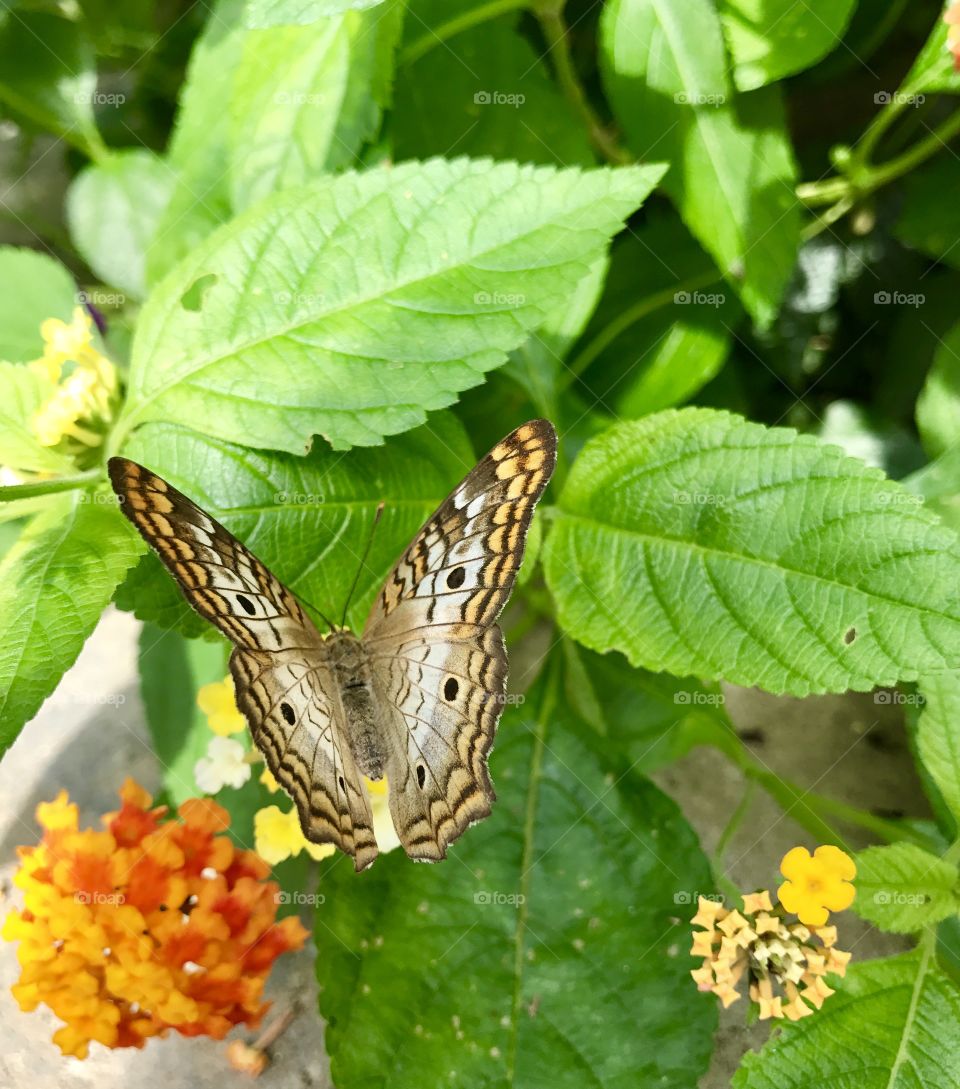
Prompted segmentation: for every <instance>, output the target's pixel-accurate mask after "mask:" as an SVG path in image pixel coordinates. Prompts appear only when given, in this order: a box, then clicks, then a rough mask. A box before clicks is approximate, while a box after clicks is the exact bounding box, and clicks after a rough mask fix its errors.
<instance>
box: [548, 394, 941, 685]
mask: <svg viewBox="0 0 960 1089" xmlns="http://www.w3.org/2000/svg"><path fill="white" fill-rule="evenodd" d="M543 563H544V570H545V573H546V577H547V581H548V584H549V586H550V589H551V591H552V592H553V595H554V597H555V598H556V602H557V608H558V617H559V620H560V622H561V624H562V626H563V627H564V629H565V630H566V631H567V632H568V633H569V634H570V635H572V636H573V637H574V638H576V639H578V640H579V641H580V642H582V643H584V644H585V645H586V646H588V647H590V648H592V649H594V650H598V651H606V650H610V649H614V650H620V651H622V652H623V653H624V654H626V656H627V658H628V659H629V660H630V661H631V663H633V664H634V665H639V666H643V667H645V668H647V669H653V670H664V669H665V670H668V671H669V672H671V673H675V674H678V675H680V676H683V675H686V674H693V675H695V676H699V677H710V678H714V679H720V678H725V679H727V680H729V681H731V682H733V683H735V684H744V685H759V686H760V687H762V688H766V689H767V690H769V691H771V692H789V693H792V694H794V695H806V694H808V693H810V692H827V691H832V692H841V691H844V690H845V689H848V688H853V689H856V690H858V691H863V690H867V689H870V688H872V687H873V686H874V685H877V684H884V685H888V684H893V683H895V682H896V681H897V680H900V679H903V680H913V679H916V678H917V676H918V675H920V674H921V673H925V672H934V671H937V672H939V671H942V670H944V669H947V668H950V667H951V666H952V665H954V664H955V663H956V660H957V654H958V652H960V596H958V595H960V568H958V565H960V550H958V548H957V541H956V536H955V534H953V533H952V532H951V531H950V530H948V529H945V528H944V527H943V526H942V525H941V524H940V523H939V521H938V520H937V519H936V518H935V517H934V516H933V515H931V514H930V513H928V512H927V511H926V510H924V509H923V507H922V505H921V504H918V503H917V502H916V499H915V497H913V496H912V495H911V494H910V493H908V492H906V491H905V490H904V489H903V488H902V487H901V486H900V485H898V484H895V483H894V482H893V481H889V480H886V479H885V478H884V477H883V474H882V473H880V472H879V471H878V470H876V469H870V468H868V467H867V466H865V465H864V464H863V463H862V462H859V461H856V460H854V459H852V458H847V457H846V456H844V454H843V453H842V451H840V450H838V449H837V448H836V447H832V446H824V445H822V444H820V443H819V442H817V441H816V440H815V439H813V438H812V437H810V436H806V435H797V434H796V433H795V432H794V431H791V430H788V429H786V428H770V429H768V428H764V427H762V426H760V425H759V424H753V423H748V422H747V421H745V420H743V419H741V418H740V417H738V416H733V415H731V414H728V413H725V412H716V411H713V410H710V409H695V408H689V409H683V410H680V411H673V410H671V411H667V412H662V413H659V414H657V415H656V416H649V417H646V418H645V419H644V420H640V421H637V422H626V423H622V424H619V425H617V426H614V427H611V428H609V429H608V430H607V431H606V432H604V434H602V435H601V436H599V437H598V438H596V439H594V440H592V441H591V442H589V443H588V444H587V445H586V446H585V447H584V449H583V451H582V453H581V454H580V456H579V458H578V459H577V461H576V462H575V464H574V466H573V468H572V470H571V472H570V475H569V476H568V478H567V481H566V484H565V486H564V489H563V492H562V493H561V496H560V500H559V506H558V508H557V509H556V512H555V515H554V518H553V521H552V525H551V528H550V532H549V533H548V535H547V540H546V542H545V544H544V550H543Z"/></svg>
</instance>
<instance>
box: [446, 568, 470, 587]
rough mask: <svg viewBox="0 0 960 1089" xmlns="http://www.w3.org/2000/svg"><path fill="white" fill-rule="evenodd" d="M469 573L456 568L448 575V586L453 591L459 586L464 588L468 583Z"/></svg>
mask: <svg viewBox="0 0 960 1089" xmlns="http://www.w3.org/2000/svg"><path fill="white" fill-rule="evenodd" d="M466 578H467V573H466V571H464V569H463V568H462V567H455V568H454V569H453V570H452V571H451V572H450V574H449V575H447V585H448V586H449V587H450V589H451V590H456V589H457V587H458V586H462V585H463V584H464V582H465V581H466Z"/></svg>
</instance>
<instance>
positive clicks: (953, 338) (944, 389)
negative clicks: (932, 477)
mask: <svg viewBox="0 0 960 1089" xmlns="http://www.w3.org/2000/svg"><path fill="white" fill-rule="evenodd" d="M917 429H918V430H919V432H920V437H921V438H922V439H923V445H924V448H925V449H926V451H927V453H928V454H929V455H930V456H931V457H937V456H938V455H939V454H943V453H945V452H946V451H947V450H949V449H950V448H951V447H953V446H955V445H956V443H957V439H960V322H958V323H957V324H956V325H954V326H953V328H952V329H951V330H950V332H949V333H948V334H947V335H946V337H944V339H943V340H941V341H940V344H939V345H938V347H937V350H936V353H935V355H934V357H933V366H932V367H931V368H930V371H929V372H928V374H927V380H926V382H924V384H923V389H922V390H921V392H920V396H919V397H918V398H917Z"/></svg>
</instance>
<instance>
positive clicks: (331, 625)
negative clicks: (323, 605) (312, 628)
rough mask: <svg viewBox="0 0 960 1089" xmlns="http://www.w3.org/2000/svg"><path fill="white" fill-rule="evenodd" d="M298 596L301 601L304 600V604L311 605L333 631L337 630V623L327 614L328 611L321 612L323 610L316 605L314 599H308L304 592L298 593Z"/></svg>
mask: <svg viewBox="0 0 960 1089" xmlns="http://www.w3.org/2000/svg"><path fill="white" fill-rule="evenodd" d="M297 597H298V598H299V599H300V601H302V602H303V604H304V605H309V606H310V608H311V609H313V611H314V612H315V613H316V614H317V616H319V617H320V619H321V620H322V621H323V622H324V624H326V625H327V627H328V628H329V629H330V630H331V631H336V630H337V625H336V624H334V623H333V621H332V620H331V619H330V618H329V617H328V616H327V615H326V613H324V612H321V610H320V609H318V608H317V606H316V605H314V603H313V602H312V601H308V600H307V599H306V598H305V597H304V596H303V594H297Z"/></svg>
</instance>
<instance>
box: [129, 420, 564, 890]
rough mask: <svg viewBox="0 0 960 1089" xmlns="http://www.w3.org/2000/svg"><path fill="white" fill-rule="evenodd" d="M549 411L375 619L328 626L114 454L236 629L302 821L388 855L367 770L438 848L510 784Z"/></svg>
mask: <svg viewBox="0 0 960 1089" xmlns="http://www.w3.org/2000/svg"><path fill="white" fill-rule="evenodd" d="M556 447H557V437H556V432H555V431H554V429H553V425H552V424H551V423H550V422H549V421H547V420H532V421H530V422H529V423H525V424H523V426H521V427H518V428H517V429H516V431H514V432H512V433H511V434H509V435H508V436H507V437H506V438H505V439H503V440H502V441H501V442H499V443H497V445H496V446H495V447H494V448H493V449H492V450H491V451H490V453H489V454H487V456H486V457H485V458H483V459H482V460H481V461H480V462H478V464H477V465H476V466H475V467H474V468H473V469H472V470H471V472H470V473H468V474H467V476H466V477H465V478H464V479H463V480H462V481H461V483H460V484H458V485H457V487H456V488H454V490H453V491H452V492H451V493H450V495H449V496H447V498H446V499H445V500H444V501H443V502H442V503H441V504H440V506H439V507H438V508H437V510H436V512H435V513H434V514H433V515H432V516H431V517H430V519H429V520H428V521H427V523H426V525H424V527H423V528H422V529H421V530H420V532H419V533H418V534H417V535H416V536H415V537H414V539H413V541H412V542H411V543H410V545H409V547H408V548H407V549H406V551H405V552H404V553H403V555H402V556H401V557H400V559H399V560H398V561H397V563H396V565H395V566H394V568H393V570H392V571H391V572H390V574H389V576H388V577H387V579H386V582H385V583H384V585H383V588H382V590H381V591H380V593H379V594H378V596H377V597H376V598H375V600H374V602H373V605H372V607H371V609H370V614H369V616H368V618H367V622H366V625H365V627H364V629H363V634H362V635H360V636H358V635H356V634H354V633H353V632H351V631H350V630H349V629H347V628H345V627H342V626H340V625H334V624H330V623H329V622H327V624H328V627H329V628H330V631H329V632H327V633H326V634H325V635H322V634H321V633H320V631H319V629H318V628H317V627H316V625H315V624H314V622H313V620H312V619H311V618H310V616H308V615H307V613H306V612H305V610H304V608H303V607H302V606H301V603H300V601H299V600H298V598H297V597H296V595H295V594H294V593H292V592H291V591H290V590H289V589H287V587H286V586H284V585H283V584H282V583H281V582H280V581H279V580H278V579H277V578H275V577H274V575H272V574H271V573H270V571H269V570H268V569H267V567H266V566H265V565H264V564H263V563H261V561H260V560H258V559H257V557H256V556H254V555H253V553H252V552H250V551H249V549H247V548H245V547H244V546H243V545H242V544H241V543H240V542H239V541H238V540H237V539H236V537H234V536H233V535H232V534H231V533H230V532H228V531H227V530H226V529H224V527H223V526H222V525H220V523H219V522H217V521H215V520H214V519H213V518H211V517H210V515H209V514H207V513H206V512H204V511H203V510H201V509H200V508H199V507H198V506H197V505H196V504H195V503H193V502H191V501H190V500H189V499H188V498H187V497H186V496H185V495H183V494H182V493H181V492H179V491H177V489H176V488H174V487H173V486H172V485H171V484H168V483H167V482H166V481H165V480H163V479H162V478H161V477H159V476H157V475H156V474H155V473H152V472H151V471H150V470H149V469H146V468H144V467H143V466H142V465H138V464H137V463H136V462H134V461H129V460H128V459H126V458H122V457H114V458H111V459H110V462H109V472H110V479H111V481H112V483H113V488H114V491H115V492H116V493H117V495H118V496H119V498H120V500H121V509H122V510H123V511H124V513H125V514H126V515H127V517H128V518H129V519H130V521H132V522H133V524H134V525H135V526H136V528H137V529H138V530H139V531H140V533H141V535H142V536H143V537H144V539H145V540H146V541H147V543H148V544H149V545H150V546H151V547H152V548H153V549H154V550H155V551H156V552H157V554H158V555H159V557H160V559H161V560H162V562H163V563H164V564H165V565H166V567H167V568H168V570H169V571H170V573H171V574H172V575H173V577H174V578H175V579H176V581H177V583H178V584H179V586H180V589H181V590H182V592H183V594H184V596H185V597H186V599H187V601H188V602H189V603H190V605H192V606H193V608H194V609H196V611H197V612H198V613H199V614H200V615H201V616H203V617H204V618H206V619H207V620H209V621H210V622H211V623H212V624H213V625H214V626H215V627H216V628H218V629H219V630H220V632H222V633H223V634H224V635H225V636H226V637H227V638H228V639H229V640H230V641H231V642H232V643H233V645H234V649H233V652H232V653H231V655H230V672H231V674H232V675H233V680H234V688H235V691H236V697H237V705H238V706H239V708H240V710H241V711H242V712H243V714H244V716H245V718H246V720H247V723H248V725H249V727H250V732H251V734H252V735H253V740H254V742H255V743H256V745H257V747H258V748H259V749H260V751H261V752H262V753H263V756H264V758H265V760H266V763H267V766H268V767H269V768H270V771H271V772H272V773H273V775H274V777H275V778H276V780H277V782H278V783H280V785H281V786H282V787H283V788H284V789H285V790H286V791H287V793H288V794H289V795H290V796H291V798H292V799H293V801H294V802H295V804H296V806H297V810H298V813H299V817H300V823H301V825H302V827H303V832H304V835H305V836H306V837H307V839H309V840H310V841H312V842H313V843H332V844H334V845H335V846H336V847H339V848H340V849H341V850H342V851H345V852H346V853H347V854H349V855H351V856H352V857H353V861H354V867H355V869H356V870H357V871H358V872H359V871H360V870H363V869H366V867H367V866H369V865H370V864H371V863H372V862H373V860H374V859H375V858H376V857H377V843H376V839H375V837H374V833H373V819H372V815H371V812H370V805H369V802H368V800H367V796H366V793H365V791H364V787H363V783H362V778H361V777H362V776H366V777H368V778H369V779H373V780H377V779H381V778H383V777H384V776H386V778H387V783H388V789H389V806H390V815H391V817H392V819H393V823H394V826H395V828H396V831H397V836H398V837H399V839H400V843H401V844H402V846H403V848H404V850H405V851H406V853H407V855H408V856H409V857H410V858H412V859H414V860H416V861H431V862H434V861H438V860H440V859H442V858H444V857H445V856H446V852H447V848H448V847H449V845H450V844H451V843H453V841H454V840H456V839H457V838H458V837H459V836H460V835H461V834H462V833H463V832H464V831H465V830H466V829H467V827H468V826H469V825H470V824H473V823H474V822H475V821H478V820H482V819H483V818H484V817H486V816H488V815H489V813H490V807H491V804H492V802H493V801H494V800H495V798H496V795H495V793H494V790H493V785H492V783H491V781H490V774H489V771H488V768H487V757H488V755H489V753H490V750H491V747H492V745H493V740H494V733H495V731H496V728H497V722H498V720H499V718H500V713H501V711H502V709H503V705H504V701H505V693H506V681H507V653H506V648H505V646H504V641H503V633H502V632H501V630H500V628H499V626H498V625H497V618H498V617H499V615H500V613H501V612H502V611H503V608H504V606H505V604H506V602H507V598H508V597H509V596H510V591H511V590H512V588H513V583H514V579H515V578H516V574H517V571H518V570H519V567H520V563H521V560H522V559H523V551H524V543H525V539H526V535H527V530H528V529H529V526H530V519H531V517H532V515H533V510H534V507H535V506H536V504H537V501H538V500H539V499H540V496H541V495H542V494H543V490H544V488H545V487H546V486H547V483H548V482H549V480H550V476H551V474H552V472H553V469H554V465H555V463H556Z"/></svg>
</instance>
